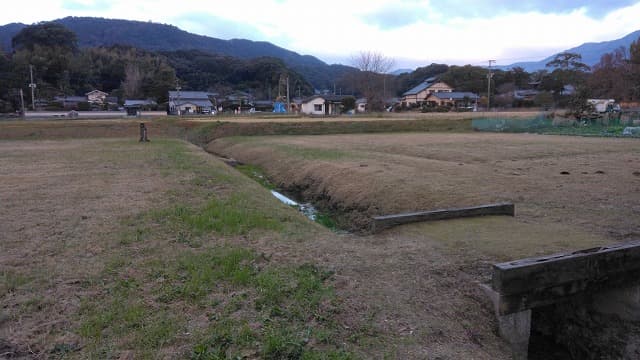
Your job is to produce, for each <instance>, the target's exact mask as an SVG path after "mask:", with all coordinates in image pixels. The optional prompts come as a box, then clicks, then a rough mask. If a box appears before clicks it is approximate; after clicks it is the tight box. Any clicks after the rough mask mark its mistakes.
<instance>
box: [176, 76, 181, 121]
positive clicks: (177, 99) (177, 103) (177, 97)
mask: <svg viewBox="0 0 640 360" xmlns="http://www.w3.org/2000/svg"><path fill="white" fill-rule="evenodd" d="M181 89H182V86H180V82H178V79H176V91H177V96H176V110H177V111H178V116H180V115H181V114H180V90H181Z"/></svg>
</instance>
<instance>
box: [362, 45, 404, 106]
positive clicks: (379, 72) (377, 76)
mask: <svg viewBox="0 0 640 360" xmlns="http://www.w3.org/2000/svg"><path fill="white" fill-rule="evenodd" d="M351 63H352V65H353V66H354V67H356V68H357V69H358V70H360V72H358V73H357V74H354V76H355V83H356V87H357V88H358V89H359V90H360V92H361V93H362V95H363V96H365V97H366V98H367V103H368V106H369V109H370V110H373V111H380V110H382V109H383V108H384V103H385V98H386V96H387V94H386V93H387V91H386V89H387V77H388V75H387V73H388V72H389V71H390V70H391V68H392V67H393V66H394V65H395V61H394V60H393V59H392V58H389V57H387V56H384V55H383V54H381V53H378V52H375V51H360V52H359V53H357V54H355V55H353V56H352V57H351Z"/></svg>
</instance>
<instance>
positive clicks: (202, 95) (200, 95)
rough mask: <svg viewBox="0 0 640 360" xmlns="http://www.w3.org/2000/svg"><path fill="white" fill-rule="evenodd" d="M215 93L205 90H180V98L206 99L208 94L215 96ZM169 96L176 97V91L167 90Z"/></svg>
mask: <svg viewBox="0 0 640 360" xmlns="http://www.w3.org/2000/svg"><path fill="white" fill-rule="evenodd" d="M216 95H217V94H215V93H210V92H206V91H180V100H183V99H194V100H197V99H199V100H208V99H209V96H216ZM169 98H170V99H175V98H178V91H169Z"/></svg>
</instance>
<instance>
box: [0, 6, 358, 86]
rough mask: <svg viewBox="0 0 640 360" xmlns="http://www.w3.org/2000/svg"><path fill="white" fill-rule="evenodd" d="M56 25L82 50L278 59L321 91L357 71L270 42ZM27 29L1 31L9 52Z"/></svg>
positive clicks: (152, 28) (124, 23)
mask: <svg viewBox="0 0 640 360" xmlns="http://www.w3.org/2000/svg"><path fill="white" fill-rule="evenodd" d="M53 22H56V23H59V24H62V25H64V26H65V27H66V28H67V29H69V30H71V31H72V32H74V33H76V35H77V38H78V45H79V47H80V48H89V47H101V46H102V47H104V46H112V45H129V46H133V47H136V48H140V49H145V50H152V51H176V50H200V51H204V52H209V53H213V54H217V55H226V56H233V57H237V58H241V59H255V58H258V57H265V56H266V57H273V58H278V59H281V60H282V61H284V63H285V64H286V65H287V66H289V67H291V68H292V69H294V70H296V71H297V72H299V73H300V74H302V76H304V77H305V79H306V80H307V81H309V82H310V83H311V84H313V86H314V87H315V88H317V89H325V88H330V87H332V86H333V83H334V81H335V80H336V79H337V78H339V77H341V76H342V75H343V74H344V73H345V72H348V71H352V70H354V69H353V68H351V67H348V66H344V65H327V64H326V63H324V62H322V61H321V60H319V59H317V58H315V57H313V56H309V55H300V54H298V53H296V52H293V51H290V50H287V49H284V48H281V47H279V46H276V45H273V44H271V43H269V42H264V41H251V40H244V39H231V40H222V39H217V38H213V37H208V36H202V35H196V34H192V33H189V32H186V31H184V30H181V29H179V28H177V27H175V26H173V25H166V24H158V23H152V22H141V21H130V20H115V19H103V18H90V17H66V18H63V19H58V20H54V21H53ZM25 26H26V25H24V24H9V25H5V26H1V27H0V41H2V44H3V48H4V50H5V51H7V50H10V49H11V38H12V37H13V36H14V35H15V34H17V33H18V32H19V31H20V30H22V28H24V27H25Z"/></svg>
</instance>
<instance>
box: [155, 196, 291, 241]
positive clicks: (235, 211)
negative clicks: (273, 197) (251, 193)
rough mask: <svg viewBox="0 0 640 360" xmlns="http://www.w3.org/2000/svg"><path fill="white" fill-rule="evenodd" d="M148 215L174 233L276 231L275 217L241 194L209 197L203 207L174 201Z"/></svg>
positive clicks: (281, 226)
mask: <svg viewBox="0 0 640 360" xmlns="http://www.w3.org/2000/svg"><path fill="white" fill-rule="evenodd" d="M151 218H152V219H153V220H154V221H156V222H158V223H161V224H163V225H164V226H167V227H169V228H170V229H172V230H173V231H174V232H176V233H178V232H179V231H181V230H186V231H188V232H189V233H191V234H192V235H194V236H201V235H204V234H208V233H211V232H215V233H217V234H220V235H246V234H247V233H249V232H250V231H252V230H255V229H260V230H271V231H279V230H282V229H283V225H282V223H281V222H280V221H279V219H277V218H275V217H273V215H272V214H267V213H266V212H264V211H260V210H258V209H256V208H255V205H254V204H252V202H251V201H250V200H249V199H248V198H247V197H246V196H245V195H242V194H233V195H232V196H230V197H229V198H227V199H217V198H214V199H211V200H209V201H208V202H207V203H206V204H205V205H204V206H203V207H200V208H195V207H190V206H187V205H176V206H174V207H172V208H169V209H165V210H156V211H152V212H151Z"/></svg>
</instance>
